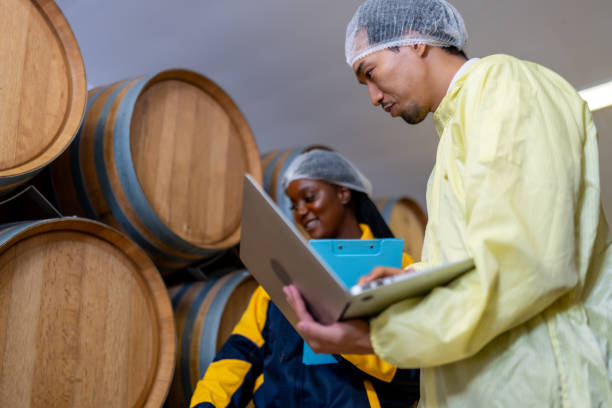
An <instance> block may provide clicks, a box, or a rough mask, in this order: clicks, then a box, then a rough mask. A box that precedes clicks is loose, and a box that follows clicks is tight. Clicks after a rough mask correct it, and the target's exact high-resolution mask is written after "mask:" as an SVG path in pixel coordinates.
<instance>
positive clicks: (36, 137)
mask: <svg viewBox="0 0 612 408" xmlns="http://www.w3.org/2000/svg"><path fill="white" fill-rule="evenodd" d="M0 27H2V33H3V34H2V35H1V36H0V55H1V56H2V58H1V59H0V118H1V120H0V189H3V187H7V186H8V185H10V184H12V183H11V182H9V181H8V180H10V178H11V177H15V176H23V175H27V174H30V173H32V172H33V171H36V170H38V169H40V168H41V167H43V166H44V165H46V164H48V163H50V162H51V161H52V160H53V159H54V158H55V157H57V156H58V155H59V154H60V153H61V152H62V151H63V150H64V149H65V148H66V147H67V146H68V145H69V144H70V141H71V140H72V138H73V137H74V135H75V133H76V131H77V129H78V127H79V124H80V121H81V118H82V115H83V111H84V108H85V100H86V94H87V88H86V87H87V84H86V80H85V69H84V66H83V60H82V57H81V53H80V50H79V47H78V44H77V42H76V40H75V38H74V35H73V33H72V31H71V30H70V27H69V26H68V23H67V22H66V19H65V18H64V16H63V15H62V13H61V11H60V10H59V8H58V7H57V5H56V4H55V3H54V2H53V1H51V0H2V1H1V2H0ZM7 56H10V57H8V58H7Z"/></svg>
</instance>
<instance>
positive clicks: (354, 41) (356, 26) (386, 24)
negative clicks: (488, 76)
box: [344, 0, 467, 66]
mask: <svg viewBox="0 0 612 408" xmlns="http://www.w3.org/2000/svg"><path fill="white" fill-rule="evenodd" d="M466 42H467V31H466V29H465V24H464V23H463V18H461V15H460V14H459V12H458V11H457V10H456V9H455V8H454V7H453V6H452V5H450V4H449V3H447V2H446V1H444V0H366V2H365V3H363V4H362V5H361V6H360V7H359V8H358V9H357V11H356V12H355V15H354V16H353V18H352V20H351V21H350V23H349V25H348V26H347V28H346V43H345V48H344V50H345V54H346V62H347V63H348V64H349V65H350V66H353V64H354V63H355V61H357V60H359V59H361V58H363V57H365V56H367V55H369V54H371V53H373V52H375V51H378V50H382V49H384V48H390V47H400V46H404V45H412V44H429V45H434V46H438V47H448V46H454V47H457V48H458V49H459V50H463V48H464V47H465V43H466Z"/></svg>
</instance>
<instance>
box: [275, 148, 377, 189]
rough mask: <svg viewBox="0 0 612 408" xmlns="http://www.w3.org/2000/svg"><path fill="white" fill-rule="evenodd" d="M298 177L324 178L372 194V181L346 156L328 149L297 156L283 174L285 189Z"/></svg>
mask: <svg viewBox="0 0 612 408" xmlns="http://www.w3.org/2000/svg"><path fill="white" fill-rule="evenodd" d="M298 179H311V180H323V181H327V182H329V183H332V184H337V185H339V186H344V187H347V188H350V189H352V190H356V191H361V192H363V193H366V194H368V195H370V194H372V184H371V183H370V181H369V180H368V179H367V178H366V177H365V176H364V175H363V174H361V172H360V171H359V170H357V168H356V167H355V166H354V165H353V164H352V163H351V162H350V161H349V160H348V159H347V158H346V157H344V156H342V155H341V154H340V153H336V152H331V151H328V150H318V149H315V150H311V151H309V152H306V153H303V154H301V155H299V156H298V157H296V158H295V160H293V161H292V162H291V164H290V165H289V167H287V170H285V173H284V174H283V179H282V181H281V183H282V184H281V185H282V187H283V190H287V187H289V184H290V183H291V182H292V181H293V180H298Z"/></svg>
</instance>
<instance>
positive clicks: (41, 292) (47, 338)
mask: <svg viewBox="0 0 612 408" xmlns="http://www.w3.org/2000/svg"><path fill="white" fill-rule="evenodd" d="M0 350H2V354H1V355H0V366H1V367H2V370H0V406H2V407H28V406H33V407H38V406H49V407H144V406H147V407H159V406H160V405H161V403H163V401H164V399H165V397H166V392H167V390H168V387H169V384H170V382H171V380H172V372H173V367H174V358H175V356H174V353H175V332H174V322H173V318H172V307H171V304H170V301H169V298H168V294H167V291H166V288H165V286H164V283H163V281H162V279H161V276H160V275H159V273H158V271H157V269H156V268H155V265H153V263H152V262H151V260H150V259H149V258H148V257H147V256H146V254H145V252H144V251H142V250H141V249H140V248H139V247H138V246H136V245H135V244H134V243H133V242H132V241H131V240H129V239H127V238H126V237H125V236H124V235H123V234H120V233H119V232H117V231H115V230H113V229H111V228H109V227H108V226H105V225H104V224H101V223H98V222H95V221H91V220H85V219H78V218H62V219H55V220H41V221H31V222H25V223H17V224H13V225H12V226H8V227H2V228H1V229H0Z"/></svg>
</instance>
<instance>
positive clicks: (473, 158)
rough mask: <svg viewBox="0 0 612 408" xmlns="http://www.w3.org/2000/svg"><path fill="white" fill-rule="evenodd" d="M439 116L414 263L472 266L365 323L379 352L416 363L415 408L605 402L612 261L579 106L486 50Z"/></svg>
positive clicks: (551, 82)
mask: <svg viewBox="0 0 612 408" xmlns="http://www.w3.org/2000/svg"><path fill="white" fill-rule="evenodd" d="M434 121H435V125H436V130H437V132H438V134H439V136H440V140H439V145H438V151H437V157H436V163H435V166H434V168H433V171H432V173H431V176H430V178H429V181H428V186H427V210H428V213H429V214H428V215H429V222H428V225H427V230H426V234H425V243H424V247H423V254H422V259H423V261H422V262H421V263H417V264H414V265H412V266H413V267H414V268H415V269H417V270H418V269H422V268H424V267H427V266H433V265H439V264H441V263H444V262H450V261H457V260H461V259H464V258H467V257H472V258H473V259H474V263H475V265H476V267H475V269H474V270H472V271H469V272H467V273H466V274H464V275H462V276H461V277H459V278H457V279H456V280H454V281H453V282H451V283H450V284H448V285H446V286H444V287H438V288H436V289H434V290H433V291H432V292H430V293H429V294H428V295H427V296H425V297H422V298H413V299H408V300H405V301H402V302H399V303H396V304H395V305H393V306H391V307H389V308H388V309H387V310H385V311H384V312H383V313H382V314H380V315H379V316H378V317H376V318H374V319H372V320H371V322H370V323H371V339H372V343H373V346H374V350H375V352H376V354H377V355H379V356H380V357H381V358H383V359H384V360H386V361H389V362H391V363H393V364H395V365H397V366H399V367H403V368H408V367H421V368H423V369H422V371H421V402H420V405H419V406H420V407H422V406H425V407H438V406H441V407H446V406H448V407H470V408H479V407H535V408H541V407H612V385H611V384H612V345H611V343H612V252H611V250H610V237H609V234H608V227H607V223H606V220H605V219H604V216H603V213H602V211H601V205H600V188H599V164H598V150H597V134H596V129H595V126H594V124H593V120H592V117H591V113H590V111H589V110H588V107H587V105H586V103H585V102H584V101H583V100H582V99H581V98H580V97H579V95H578V94H577V93H576V91H575V90H574V89H573V88H572V87H571V86H570V85H569V84H568V83H567V82H566V81H565V80H563V79H562V78H561V77H559V76H558V75H557V74H555V73H554V72H552V71H550V70H548V69H546V68H544V67H542V66H539V65H537V64H534V63H530V62H525V61H521V60H518V59H516V58H513V57H510V56H506V55H494V56H490V57H486V58H483V59H481V60H479V61H476V62H474V63H473V64H472V65H471V66H469V67H468V68H467V69H466V71H465V72H464V73H463V75H461V76H460V77H459V78H458V79H457V81H456V82H455V84H454V85H453V86H452V87H451V88H450V89H449V92H448V93H447V95H446V96H445V97H444V99H443V100H442V102H441V104H440V106H439V107H438V109H437V110H436V112H435V114H434Z"/></svg>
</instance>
